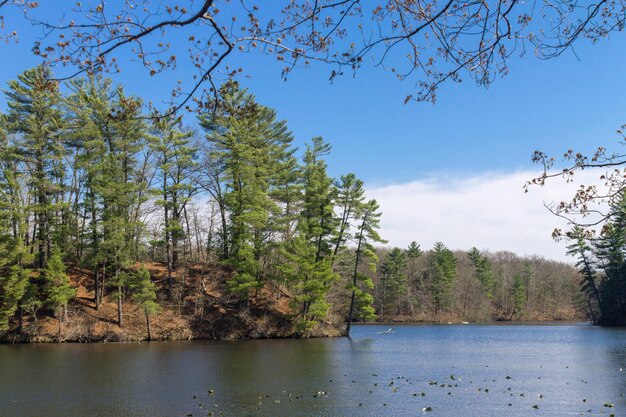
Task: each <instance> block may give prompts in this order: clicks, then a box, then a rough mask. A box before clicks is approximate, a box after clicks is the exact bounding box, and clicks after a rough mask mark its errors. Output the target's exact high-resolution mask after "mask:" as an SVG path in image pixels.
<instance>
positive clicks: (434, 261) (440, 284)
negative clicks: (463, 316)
mask: <svg viewBox="0 0 626 417" xmlns="http://www.w3.org/2000/svg"><path fill="white" fill-rule="evenodd" d="M429 275H430V285H431V286H430V290H431V294H432V298H433V301H434V303H435V313H436V314H439V313H440V312H441V311H442V310H445V309H447V308H449V307H450V306H451V304H452V293H451V290H452V287H453V286H454V280H455V278H456V258H455V257H454V254H453V253H452V251H451V250H450V249H448V248H446V246H445V245H444V244H443V243H441V242H436V243H435V245H434V247H433V250H432V252H431V254H430V269H429Z"/></svg>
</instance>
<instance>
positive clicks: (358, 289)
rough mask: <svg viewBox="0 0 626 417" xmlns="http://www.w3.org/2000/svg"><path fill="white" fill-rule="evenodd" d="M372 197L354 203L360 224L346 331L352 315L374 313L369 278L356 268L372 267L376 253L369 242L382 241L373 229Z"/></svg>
mask: <svg viewBox="0 0 626 417" xmlns="http://www.w3.org/2000/svg"><path fill="white" fill-rule="evenodd" d="M379 208H380V207H379V206H378V202H377V201H376V200H369V201H368V202H367V203H365V204H362V205H361V206H360V207H356V213H357V214H356V218H357V219H359V220H360V221H361V222H360V225H359V228H358V230H357V233H356V236H355V239H356V253H355V259H354V271H353V273H352V286H351V297H350V308H349V310H348V323H347V328H346V333H347V334H348V335H349V334H350V326H351V324H352V320H353V319H354V317H357V316H358V317H360V318H361V319H362V320H372V319H373V318H374V317H376V316H375V314H374V312H375V310H374V308H373V307H372V303H373V302H374V298H373V297H372V295H371V294H370V293H369V292H368V290H371V289H373V288H374V283H373V282H372V279H371V278H370V277H369V276H368V275H366V274H364V273H362V272H360V270H359V269H360V267H361V265H362V263H367V264H368V265H367V267H368V269H369V270H370V271H375V270H376V262H377V261H378V257H377V256H376V252H375V250H374V246H373V243H375V242H379V243H385V240H384V239H382V238H381V237H380V235H379V234H378V231H377V229H378V228H379V227H380V225H379V223H380V215H381V213H380V211H379Z"/></svg>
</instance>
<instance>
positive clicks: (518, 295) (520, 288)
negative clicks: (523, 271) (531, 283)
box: [511, 274, 526, 318]
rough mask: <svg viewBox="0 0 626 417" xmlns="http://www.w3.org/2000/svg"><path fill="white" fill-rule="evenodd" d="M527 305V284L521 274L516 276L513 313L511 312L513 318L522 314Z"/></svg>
mask: <svg viewBox="0 0 626 417" xmlns="http://www.w3.org/2000/svg"><path fill="white" fill-rule="evenodd" d="M525 304H526V284H525V283H524V278H523V277H522V275H520V274H516V275H515V278H514V281H513V311H512V312H511V318H513V316H514V315H516V314H519V313H521V312H522V310H523V308H524V305H525Z"/></svg>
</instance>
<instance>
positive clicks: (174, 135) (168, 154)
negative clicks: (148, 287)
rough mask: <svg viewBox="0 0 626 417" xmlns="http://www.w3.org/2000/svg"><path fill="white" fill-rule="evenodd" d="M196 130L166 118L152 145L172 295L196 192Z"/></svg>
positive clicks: (155, 134) (161, 123) (157, 127)
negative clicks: (186, 219)
mask: <svg viewBox="0 0 626 417" xmlns="http://www.w3.org/2000/svg"><path fill="white" fill-rule="evenodd" d="M192 135H193V132H190V131H189V132H183V131H182V130H181V119H180V118H176V119H173V118H162V119H159V120H158V121H157V122H156V123H155V126H154V131H153V137H152V140H151V145H150V146H151V147H152V149H153V150H154V152H155V154H156V159H157V165H158V171H159V176H160V181H159V183H160V185H159V188H155V189H154V190H153V193H154V194H155V195H156V196H157V197H160V198H159V199H158V200H157V201H156V203H157V205H160V206H161V207H163V223H164V229H165V230H164V241H165V254H166V261H167V286H168V292H169V294H170V296H171V294H172V282H173V281H172V269H173V268H175V267H176V266H177V263H178V252H179V249H178V246H179V245H178V242H179V241H180V240H181V239H183V237H184V236H185V234H184V229H183V225H182V222H181V215H182V213H183V211H184V210H185V207H186V205H187V203H188V202H189V201H190V200H191V197H192V196H193V194H194V193H195V191H196V188H195V185H194V183H193V179H194V178H193V175H194V170H195V167H196V162H195V160H194V157H195V154H196V151H197V149H196V148H195V147H193V146H191V144H190V139H191V137H192Z"/></svg>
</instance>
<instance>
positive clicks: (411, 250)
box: [406, 241, 423, 259]
mask: <svg viewBox="0 0 626 417" xmlns="http://www.w3.org/2000/svg"><path fill="white" fill-rule="evenodd" d="M422 254H423V252H422V249H420V245H418V244H417V242H415V241H413V242H411V243H410V244H409V246H408V247H407V248H406V257H407V258H409V259H417V258H419V257H420V256H422Z"/></svg>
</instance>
